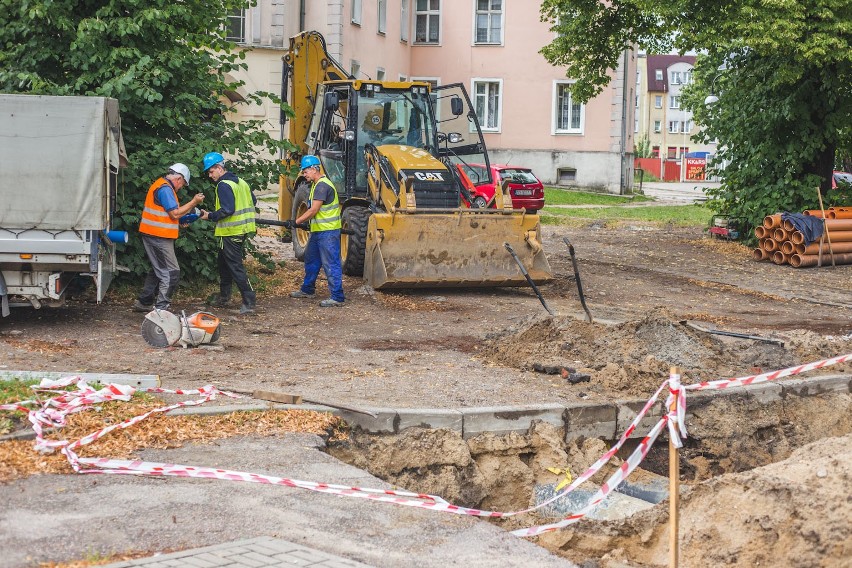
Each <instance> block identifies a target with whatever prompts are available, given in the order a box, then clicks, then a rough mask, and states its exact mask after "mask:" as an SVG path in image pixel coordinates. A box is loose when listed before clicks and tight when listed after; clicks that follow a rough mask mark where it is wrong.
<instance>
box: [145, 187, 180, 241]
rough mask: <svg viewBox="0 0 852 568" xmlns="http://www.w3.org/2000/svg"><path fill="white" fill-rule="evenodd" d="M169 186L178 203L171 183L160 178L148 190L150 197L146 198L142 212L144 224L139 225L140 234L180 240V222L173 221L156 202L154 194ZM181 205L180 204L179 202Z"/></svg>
mask: <svg viewBox="0 0 852 568" xmlns="http://www.w3.org/2000/svg"><path fill="white" fill-rule="evenodd" d="M164 185H168V186H169V187H171V188H172V191H173V192H174V194H175V201H177V191H175V188H174V187H173V186H172V184H171V183H169V180H167V179H166V178H159V179H158V180H157V181H155V182H154V183H152V184H151V187H149V188H148V195H146V196H145V208H144V209H143V210H142V222H141V223H139V232H140V233H145V234H146V235H153V236H155V237H163V238H164V239H176V238H178V227H179V226H180V222H179V220H177V219H172V218H171V217H169V214H168V213H167V212H166V210H165V209H163V207H162V206H161V205H157V202H156V201H154V194H155V193H156V191H157V190H158V189H160V188H161V187H163V186H164ZM178 203H179V202H178Z"/></svg>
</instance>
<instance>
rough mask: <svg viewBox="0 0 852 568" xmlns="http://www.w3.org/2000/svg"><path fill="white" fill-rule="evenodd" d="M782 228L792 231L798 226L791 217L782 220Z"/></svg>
mask: <svg viewBox="0 0 852 568" xmlns="http://www.w3.org/2000/svg"><path fill="white" fill-rule="evenodd" d="M781 228H782V229H784V230H785V231H788V232H790V233H792V232H793V231H795V230H796V226H795V225H794V224H793V223H792V222H791V221H790V220H789V219H788V220H786V221H781Z"/></svg>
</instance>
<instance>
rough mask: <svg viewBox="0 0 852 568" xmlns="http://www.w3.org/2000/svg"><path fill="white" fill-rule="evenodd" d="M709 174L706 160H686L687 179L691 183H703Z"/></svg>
mask: <svg viewBox="0 0 852 568" xmlns="http://www.w3.org/2000/svg"><path fill="white" fill-rule="evenodd" d="M706 173H707V159H706V158H687V159H686V175H685V176H684V177H685V178H686V179H688V180H690V181H703V180H704V179H705V178H706Z"/></svg>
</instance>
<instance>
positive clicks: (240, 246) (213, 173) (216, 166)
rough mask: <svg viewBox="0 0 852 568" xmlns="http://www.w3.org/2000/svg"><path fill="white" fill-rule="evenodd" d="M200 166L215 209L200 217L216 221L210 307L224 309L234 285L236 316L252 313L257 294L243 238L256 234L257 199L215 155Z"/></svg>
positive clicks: (204, 160) (209, 153)
mask: <svg viewBox="0 0 852 568" xmlns="http://www.w3.org/2000/svg"><path fill="white" fill-rule="evenodd" d="M203 164H204V171H205V172H206V173H207V175H209V176H210V179H212V180H213V181H214V182H216V210H215V211H204V210H202V212H201V218H202V219H207V220H209V221H215V222H216V231H215V232H214V235H215V236H216V238H217V240H218V242H219V259H218V263H219V296H218V297H217V298H215V299H214V300H213V301H212V302H210V305H212V306H215V307H226V306H227V305H228V304H229V303H230V301H231V289H232V286H233V285H234V284H236V285H237V289H239V291H240V294H241V295H242V299H243V303H242V305H241V306H240V313H241V314H252V313H254V309H255V305H256V304H257V294H256V293H255V291H254V290H253V289H252V287H251V282H250V281H249V278H248V274H246V268H245V266H244V264H243V259H244V258H245V252H246V251H245V249H246V239H248V238H249V237H250V236H251V235H252V234H254V233H255V232H256V226H255V222H254V219H255V206H256V205H257V198H256V197H255V196H254V193H252V191H251V188H249V186H248V184H247V183H246V182H245V180H243V179H241V178H239V177H237V175H236V174H234V173H232V172H229V171H228V170H227V169H225V158H224V156H222V154H220V153H219V152H208V153H207V154H205V155H204V159H203Z"/></svg>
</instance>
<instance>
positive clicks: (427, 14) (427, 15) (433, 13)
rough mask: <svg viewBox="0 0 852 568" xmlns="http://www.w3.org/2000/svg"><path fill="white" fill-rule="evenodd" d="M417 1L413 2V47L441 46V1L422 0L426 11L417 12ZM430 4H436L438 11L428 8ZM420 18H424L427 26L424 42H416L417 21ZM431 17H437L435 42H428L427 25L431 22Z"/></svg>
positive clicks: (427, 27)
mask: <svg viewBox="0 0 852 568" xmlns="http://www.w3.org/2000/svg"><path fill="white" fill-rule="evenodd" d="M417 1H418V0H414V45H441V37H442V36H441V33H442V29H441V28H443V26H442V25H441V0H423V1H424V2H426V10H419V9H418V8H417ZM432 2H437V3H438V9H437V10H433V9H432V8H431V7H430V6H431V3H432ZM420 16H424V17H425V18H426V22H427V26H426V38H427V39H426V41H417V19H418V18H419V17H420ZM431 16H438V39H437V40H436V41H429V40H428V38H429V35H430V34H429V26H428V23H429V21H430V20H431V18H430V17H431Z"/></svg>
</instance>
